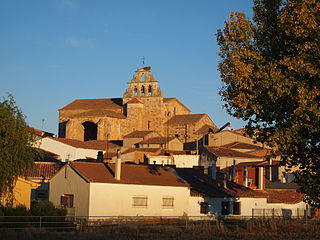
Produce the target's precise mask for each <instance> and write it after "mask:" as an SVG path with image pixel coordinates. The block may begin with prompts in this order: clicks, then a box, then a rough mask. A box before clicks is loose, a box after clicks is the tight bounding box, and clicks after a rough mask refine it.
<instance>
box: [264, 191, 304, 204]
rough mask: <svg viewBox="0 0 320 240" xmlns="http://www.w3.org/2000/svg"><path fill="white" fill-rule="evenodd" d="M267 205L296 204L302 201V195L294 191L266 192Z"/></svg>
mask: <svg viewBox="0 0 320 240" xmlns="http://www.w3.org/2000/svg"><path fill="white" fill-rule="evenodd" d="M266 192H267V194H268V202H269V203H287V204H296V203H299V202H302V201H303V198H304V195H303V194H302V193H298V192H296V191H295V190H270V189H268V190H266Z"/></svg>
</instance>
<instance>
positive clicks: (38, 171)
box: [23, 162, 65, 179]
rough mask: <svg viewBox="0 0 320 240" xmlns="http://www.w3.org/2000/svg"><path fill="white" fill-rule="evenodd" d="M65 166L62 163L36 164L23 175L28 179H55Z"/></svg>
mask: <svg viewBox="0 0 320 240" xmlns="http://www.w3.org/2000/svg"><path fill="white" fill-rule="evenodd" d="M64 165H65V164H64V163H62V162H35V163H34V166H33V167H32V168H31V169H29V170H27V171H26V172H25V173H24V174H23V175H24V176H25V177H26V178H41V179H42V178H46V179H50V178H51V177H53V176H54V175H55V174H56V173H57V172H58V171H59V170H60V169H61V168H62V167H63V166H64Z"/></svg>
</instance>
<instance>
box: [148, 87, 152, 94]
mask: <svg viewBox="0 0 320 240" xmlns="http://www.w3.org/2000/svg"><path fill="white" fill-rule="evenodd" d="M148 96H152V87H151V85H149V87H148Z"/></svg>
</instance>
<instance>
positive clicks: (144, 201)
mask: <svg viewBox="0 0 320 240" xmlns="http://www.w3.org/2000/svg"><path fill="white" fill-rule="evenodd" d="M132 206H133V207H145V208H146V207H147V206H148V197H147V196H134V197H133V198H132Z"/></svg>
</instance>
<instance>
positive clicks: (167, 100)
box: [163, 98, 190, 112]
mask: <svg viewBox="0 0 320 240" xmlns="http://www.w3.org/2000/svg"><path fill="white" fill-rule="evenodd" d="M170 101H175V102H177V103H179V104H180V105H181V106H183V107H184V108H185V109H187V110H188V111H189V112H190V109H189V108H187V107H186V106H185V105H184V104H183V103H182V102H180V101H179V99H177V98H164V99H163V102H164V103H166V102H170Z"/></svg>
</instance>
